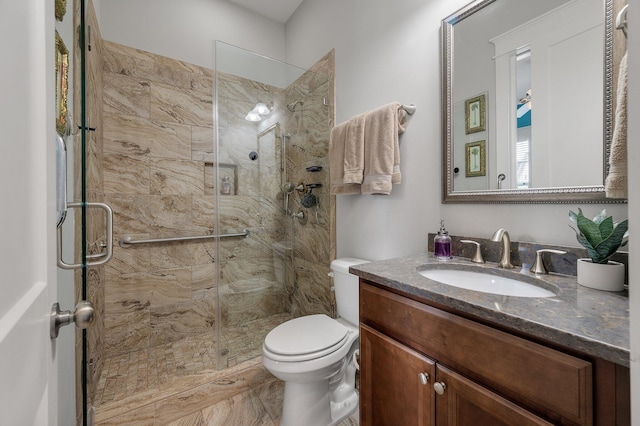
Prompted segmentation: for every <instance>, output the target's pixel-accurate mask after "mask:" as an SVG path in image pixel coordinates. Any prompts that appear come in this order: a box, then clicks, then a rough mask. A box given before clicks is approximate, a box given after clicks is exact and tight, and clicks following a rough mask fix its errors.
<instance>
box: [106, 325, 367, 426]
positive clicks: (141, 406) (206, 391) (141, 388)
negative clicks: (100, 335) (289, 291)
mask: <svg viewBox="0 0 640 426" xmlns="http://www.w3.org/2000/svg"><path fill="white" fill-rule="evenodd" d="M287 319H289V318H288V317H281V316H274V317H271V318H262V319H261V320H260V321H258V322H256V324H245V325H243V326H241V327H237V328H234V329H232V330H228V332H227V333H225V334H224V335H223V336H222V342H223V349H227V351H226V355H225V356H226V357H233V356H235V357H236V358H235V359H233V358H232V360H231V361H232V362H230V363H229V364H230V365H231V366H230V367H228V368H226V369H223V370H218V369H217V368H216V365H217V362H218V361H217V359H216V348H215V344H214V338H213V335H212V334H211V335H200V336H196V337H193V336H191V337H188V338H185V339H183V340H181V341H177V342H172V343H170V344H166V345H162V346H159V347H156V348H151V349H147V350H143V351H136V352H132V353H129V354H125V355H120V356H115V357H111V358H108V359H106V360H105V362H104V367H103V371H102V375H101V378H100V380H99V382H98V386H97V389H96V395H95V398H94V401H95V415H94V421H95V425H96V426H115V425H118V426H120V425H127V426H160V425H171V426H178V425H179V426H218V425H225V426H226V425H233V426H236V425H238V426H244V425H265V426H272V425H273V426H277V425H278V424H279V419H280V414H281V410H282V398H283V393H284V383H283V382H282V381H280V380H278V379H276V378H275V377H273V376H272V375H271V374H270V373H269V372H268V371H266V370H265V369H264V368H263V367H262V358H261V356H260V354H261V344H260V345H257V344H255V342H262V341H263V340H264V337H265V336H266V334H267V333H268V332H269V330H271V329H273V328H274V327H275V326H276V325H277V324H280V323H282V322H283V321H286V320H287ZM228 336H233V337H228ZM249 357H250V359H247V358H249ZM236 361H237V362H238V363H237V364H236V365H233V364H234V362H236ZM354 425H358V421H357V416H356V417H354V418H350V419H348V420H346V421H344V422H342V423H341V424H340V426H354ZM301 426H302V425H301Z"/></svg>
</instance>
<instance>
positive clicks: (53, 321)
mask: <svg viewBox="0 0 640 426" xmlns="http://www.w3.org/2000/svg"><path fill="white" fill-rule="evenodd" d="M93 314H94V309H93V305H92V304H91V302H88V301H86V300H83V301H81V302H78V304H77V305H76V309H75V310H74V311H73V312H71V311H61V310H60V305H59V304H58V303H54V304H53V305H52V306H51V317H50V320H49V324H50V328H49V330H50V333H49V334H50V335H51V338H52V339H55V338H57V337H58V331H59V330H60V327H64V326H65V325H68V324H71V323H72V322H75V323H76V327H78V328H79V329H82V330H84V329H85V328H87V327H89V325H90V324H91V322H92V321H93Z"/></svg>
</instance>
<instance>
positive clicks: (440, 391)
mask: <svg viewBox="0 0 640 426" xmlns="http://www.w3.org/2000/svg"><path fill="white" fill-rule="evenodd" d="M433 389H435V391H436V393H437V394H438V395H444V391H445V389H447V385H445V384H444V382H435V383H434V384H433Z"/></svg>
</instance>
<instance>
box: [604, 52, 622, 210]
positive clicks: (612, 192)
mask: <svg viewBox="0 0 640 426" xmlns="http://www.w3.org/2000/svg"><path fill="white" fill-rule="evenodd" d="M616 103H617V107H616V115H615V121H614V124H613V125H614V128H613V136H612V139H611V151H610V153H609V174H608V175H607V179H606V181H605V184H604V190H605V193H606V195H607V197H608V198H627V54H626V53H625V54H624V56H623V57H622V60H620V70H619V73H618V90H617V91H616Z"/></svg>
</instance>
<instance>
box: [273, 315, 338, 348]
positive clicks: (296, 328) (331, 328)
mask: <svg viewBox="0 0 640 426" xmlns="http://www.w3.org/2000/svg"><path fill="white" fill-rule="evenodd" d="M347 332H348V330H347V328H346V327H345V326H344V325H342V324H340V323H339V322H338V321H336V320H334V319H331V318H329V317H328V316H326V315H324V314H318V315H307V316H304V317H300V318H295V319H292V320H290V321H287V322H285V323H283V324H280V325H279V326H277V327H276V328H274V329H273V330H271V331H270V332H269V334H267V337H265V339H264V345H265V347H266V348H267V349H268V350H270V351H271V352H274V353H277V354H280V355H303V354H310V353H314V352H319V351H322V350H324V349H327V348H330V347H332V346H335V345H337V344H338V343H343V342H344V339H345V338H346V336H347Z"/></svg>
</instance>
